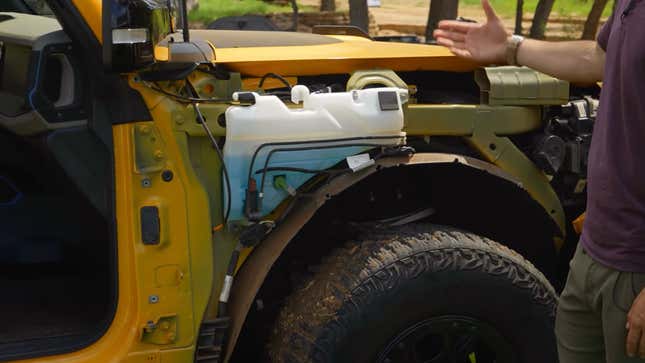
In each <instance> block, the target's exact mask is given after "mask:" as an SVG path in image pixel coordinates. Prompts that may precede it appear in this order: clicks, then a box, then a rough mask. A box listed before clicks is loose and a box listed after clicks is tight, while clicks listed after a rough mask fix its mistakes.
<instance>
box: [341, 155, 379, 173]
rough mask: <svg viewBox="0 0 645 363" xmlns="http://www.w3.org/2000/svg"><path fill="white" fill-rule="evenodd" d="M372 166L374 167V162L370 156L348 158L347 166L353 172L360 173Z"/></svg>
mask: <svg viewBox="0 0 645 363" xmlns="http://www.w3.org/2000/svg"><path fill="white" fill-rule="evenodd" d="M371 165H374V160H372V159H370V154H358V155H354V156H348V157H347V166H349V168H350V169H352V171H359V170H362V169H364V168H366V167H368V166H371Z"/></svg>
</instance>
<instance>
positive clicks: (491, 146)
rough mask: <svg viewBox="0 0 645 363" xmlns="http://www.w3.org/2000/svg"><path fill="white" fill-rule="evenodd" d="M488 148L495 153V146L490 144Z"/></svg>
mask: <svg viewBox="0 0 645 363" xmlns="http://www.w3.org/2000/svg"><path fill="white" fill-rule="evenodd" d="M488 147H489V148H490V149H491V150H493V151H495V149H497V145H495V144H492V143H491V144H490V145H488Z"/></svg>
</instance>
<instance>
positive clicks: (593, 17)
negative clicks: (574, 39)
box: [582, 0, 608, 40]
mask: <svg viewBox="0 0 645 363" xmlns="http://www.w3.org/2000/svg"><path fill="white" fill-rule="evenodd" d="M607 2H608V0H594V2H593V6H592V7H591V11H589V16H588V17H587V21H585V27H584V29H583V31H582V39H586V40H593V39H595V37H596V33H597V32H598V24H600V17H601V16H602V12H603V11H605V6H607Z"/></svg>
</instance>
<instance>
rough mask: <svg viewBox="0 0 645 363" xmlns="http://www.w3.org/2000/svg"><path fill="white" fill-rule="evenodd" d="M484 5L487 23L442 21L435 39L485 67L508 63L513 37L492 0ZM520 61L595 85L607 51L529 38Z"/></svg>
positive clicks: (594, 45)
mask: <svg viewBox="0 0 645 363" xmlns="http://www.w3.org/2000/svg"><path fill="white" fill-rule="evenodd" d="M482 6H483V8H484V12H485V13H486V19H487V21H486V23H485V24H476V23H466V22H460V21H454V20H447V21H442V22H440V23H439V27H438V29H437V30H435V32H434V37H435V38H436V39H437V43H439V44H441V45H444V46H446V47H448V48H450V50H451V51H452V52H453V53H455V54H456V55H458V56H461V57H464V58H468V59H472V60H474V61H476V62H480V63H484V64H500V65H501V64H506V52H507V47H508V45H509V39H510V34H509V33H508V31H506V28H505V27H504V24H503V23H502V21H501V20H500V19H499V17H498V16H497V14H495V11H494V10H493V8H492V7H491V5H490V3H489V2H488V0H482ZM517 62H518V63H519V64H521V65H525V66H528V67H531V68H533V69H535V70H538V71H540V72H543V73H546V74H550V75H552V76H554V77H557V78H561V79H565V80H568V81H571V82H576V83H593V82H597V81H601V80H602V76H603V70H604V66H605V52H604V51H603V50H602V48H600V47H599V46H598V45H597V43H596V42H594V41H572V42H545V41H539V40H532V39H526V40H524V41H523V42H522V43H521V44H520V46H519V48H518V53H517Z"/></svg>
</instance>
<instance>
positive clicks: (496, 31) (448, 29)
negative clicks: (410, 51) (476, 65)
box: [434, 0, 510, 64]
mask: <svg viewBox="0 0 645 363" xmlns="http://www.w3.org/2000/svg"><path fill="white" fill-rule="evenodd" d="M482 6H483V8H484V12H485V13H486V23H485V24H477V23H466V22H462V21H457V20H444V21H441V22H439V26H438V28H437V30H435V31H434V37H435V39H436V40H437V43H438V44H441V45H443V46H445V47H448V48H449V49H450V51H452V52H453V53H455V54H456V55H458V56H461V57H464V58H468V59H472V60H474V61H476V62H480V63H488V64H491V63H495V64H503V63H505V59H506V57H505V53H506V42H507V39H508V37H509V35H510V34H509V32H508V31H507V30H506V28H505V27H504V24H503V23H502V21H501V20H500V19H499V17H498V16H497V14H495V10H493V7H492V6H491V5H490V3H489V1H488V0H482Z"/></svg>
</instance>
